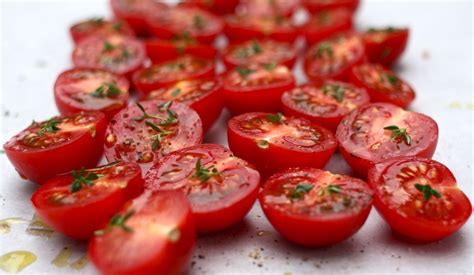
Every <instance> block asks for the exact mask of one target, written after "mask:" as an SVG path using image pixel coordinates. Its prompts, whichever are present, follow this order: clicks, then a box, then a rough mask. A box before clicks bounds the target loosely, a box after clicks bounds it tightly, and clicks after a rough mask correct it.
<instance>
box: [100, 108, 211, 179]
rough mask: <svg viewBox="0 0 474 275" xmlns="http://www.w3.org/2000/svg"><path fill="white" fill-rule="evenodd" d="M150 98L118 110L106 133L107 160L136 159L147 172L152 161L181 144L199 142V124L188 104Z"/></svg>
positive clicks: (200, 127) (199, 120) (178, 147)
mask: <svg viewBox="0 0 474 275" xmlns="http://www.w3.org/2000/svg"><path fill="white" fill-rule="evenodd" d="M170 103H171V102H170V101H168V102H166V101H162V100H149V101H143V102H140V103H138V104H137V105H134V106H130V107H128V108H126V109H123V110H122V111H120V112H119V113H117V114H116V115H115V116H114V117H113V118H112V120H111V121H110V123H109V126H108V128H107V132H106V135H105V157H106V158H107V160H108V161H114V160H123V161H130V162H136V163H138V164H140V166H141V167H142V171H143V172H146V170H148V168H149V167H150V166H151V165H152V164H153V162H155V161H157V160H159V159H160V158H161V157H163V156H164V155H167V154H169V153H171V152H173V151H176V150H179V149H181V148H184V147H188V146H192V145H196V144H200V143H201V141H202V136H203V133H202V124H201V119H200V118H199V116H198V114H197V113H196V112H195V111H193V110H192V109H190V108H189V107H188V106H186V105H184V104H182V103H178V102H174V103H172V104H170Z"/></svg>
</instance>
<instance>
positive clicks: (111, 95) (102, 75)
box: [54, 69, 130, 119]
mask: <svg viewBox="0 0 474 275" xmlns="http://www.w3.org/2000/svg"><path fill="white" fill-rule="evenodd" d="M129 87H130V83H129V82H128V80H127V79H126V78H125V77H122V76H118V75H114V74H112V73H110V72H108V71H104V70H99V69H72V70H67V71H65V72H63V73H62V74H60V75H59V76H58V78H57V79H56V83H55V84H54V99H55V101H56V106H57V107H58V110H59V112H60V113H61V114H73V113H78V112H81V111H101V112H103V113H105V116H106V117H107V119H111V118H112V117H113V116H114V115H115V114H116V113H117V112H118V111H120V110H121V109H123V108H125V107H126V106H127V104H128V89H129Z"/></svg>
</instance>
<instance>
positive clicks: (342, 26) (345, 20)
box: [301, 9, 352, 45]
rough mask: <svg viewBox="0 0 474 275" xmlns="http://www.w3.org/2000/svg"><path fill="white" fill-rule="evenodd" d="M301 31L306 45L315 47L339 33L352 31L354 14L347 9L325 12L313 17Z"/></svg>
mask: <svg viewBox="0 0 474 275" xmlns="http://www.w3.org/2000/svg"><path fill="white" fill-rule="evenodd" d="M301 29H302V32H303V35H304V37H305V39H306V44H308V45H313V44H314V43H317V42H320V41H322V40H324V39H327V38H329V37H331V36H333V35H335V34H337V33H342V32H346V31H350V30H352V13H351V12H350V11H349V10H347V9H335V10H323V11H320V12H318V13H316V14H314V15H311V17H310V19H309V20H308V22H307V23H306V24H304V25H303V26H302V27H301Z"/></svg>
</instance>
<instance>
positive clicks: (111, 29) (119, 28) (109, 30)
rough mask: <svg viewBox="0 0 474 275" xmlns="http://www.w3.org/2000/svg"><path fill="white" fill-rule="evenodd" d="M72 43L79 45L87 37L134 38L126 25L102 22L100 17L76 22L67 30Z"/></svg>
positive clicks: (107, 21) (119, 22) (116, 22)
mask: <svg viewBox="0 0 474 275" xmlns="http://www.w3.org/2000/svg"><path fill="white" fill-rule="evenodd" d="M69 32H70V33H71V37H72V40H73V41H74V43H79V41H81V40H82V39H84V38H86V37H89V36H93V35H94V36H103V37H107V36H109V35H117V34H118V35H124V36H134V35H135V33H134V32H133V30H132V29H131V28H130V26H128V24H127V23H125V22H121V21H117V20H113V21H109V20H104V18H102V17H96V18H91V19H88V20H85V21H81V22H78V23H76V24H74V25H72V26H71V28H70V29H69Z"/></svg>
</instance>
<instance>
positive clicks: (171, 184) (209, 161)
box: [145, 144, 260, 233]
mask: <svg viewBox="0 0 474 275" xmlns="http://www.w3.org/2000/svg"><path fill="white" fill-rule="evenodd" d="M259 183H260V175H259V174H258V172H257V171H256V170H254V169H253V168H251V167H249V164H248V163H247V162H246V161H244V160H241V159H239V158H237V157H235V156H234V155H233V154H232V152H230V151H229V150H228V149H226V148H224V147H222V146H221V145H217V144H202V145H198V146H194V147H189V148H185V149H183V150H179V151H176V152H174V153H172V154H169V155H168V156H166V157H165V158H163V159H162V160H160V161H159V162H157V163H155V165H154V166H153V167H152V168H150V170H148V173H147V174H146V176H145V189H146V190H150V191H161V190H180V191H182V192H183V193H184V194H186V196H187V197H188V200H189V201H190V203H191V208H192V210H193V215H194V220H195V222H196V229H197V230H198V232H201V233H207V232H215V231H219V230H223V229H226V228H228V227H230V226H232V225H235V224H237V223H238V222H240V221H241V220H242V219H243V218H244V217H245V215H246V214H247V212H248V211H249V210H250V209H251V208H252V206H253V204H254V202H255V200H256V199H257V195H258V188H259Z"/></svg>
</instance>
